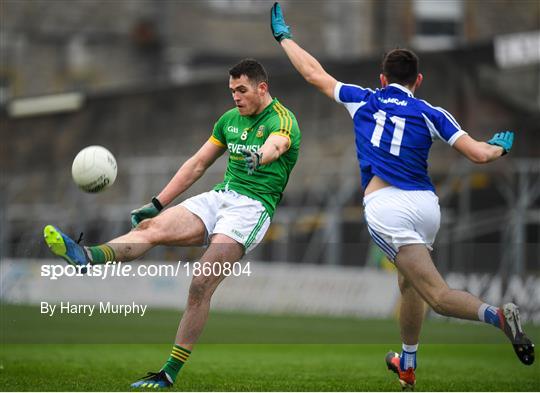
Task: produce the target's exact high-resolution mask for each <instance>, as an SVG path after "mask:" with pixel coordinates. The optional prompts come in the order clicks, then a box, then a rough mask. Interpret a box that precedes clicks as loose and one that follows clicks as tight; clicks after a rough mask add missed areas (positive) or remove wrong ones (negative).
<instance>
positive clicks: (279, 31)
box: [270, 2, 292, 42]
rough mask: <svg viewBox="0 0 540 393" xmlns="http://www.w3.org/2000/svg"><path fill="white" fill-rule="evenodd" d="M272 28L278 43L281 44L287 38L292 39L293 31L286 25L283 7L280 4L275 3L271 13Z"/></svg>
mask: <svg viewBox="0 0 540 393" xmlns="http://www.w3.org/2000/svg"><path fill="white" fill-rule="evenodd" d="M270 28H271V29H272V34H273V35H274V38H275V39H276V41H277V42H281V41H282V40H284V39H285V38H292V34H291V29H290V28H289V26H287V25H286V24H285V19H284V18H283V13H282V12H281V6H280V5H279V3H277V2H276V3H274V5H273V6H272V10H271V11H270Z"/></svg>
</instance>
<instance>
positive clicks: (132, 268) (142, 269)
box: [40, 261, 251, 280]
mask: <svg viewBox="0 0 540 393" xmlns="http://www.w3.org/2000/svg"><path fill="white" fill-rule="evenodd" d="M250 265H251V263H250V262H185V261H178V262H177V263H175V264H158V265H154V264H142V265H133V264H129V263H127V264H126V263H123V262H111V261H109V262H107V263H105V264H103V265H86V266H80V265H77V266H74V265H42V266H41V272H40V276H41V277H45V278H48V279H49V280H58V279H59V278H62V277H84V276H86V277H98V278H99V279H101V280H105V279H107V278H115V277H116V278H125V277H179V276H181V275H185V276H187V277H190V276H221V275H224V276H236V277H238V276H242V275H246V276H248V277H249V276H250V275H251V268H250Z"/></svg>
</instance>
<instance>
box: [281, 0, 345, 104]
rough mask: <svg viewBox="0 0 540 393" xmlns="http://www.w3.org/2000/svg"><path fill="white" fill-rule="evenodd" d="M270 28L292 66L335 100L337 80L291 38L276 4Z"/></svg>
mask: <svg viewBox="0 0 540 393" xmlns="http://www.w3.org/2000/svg"><path fill="white" fill-rule="evenodd" d="M270 26H271V28H272V34H273V35H274V38H275V39H276V40H277V41H278V42H279V43H280V45H281V47H282V48H283V50H285V53H286V54H287V56H288V57H289V60H290V61H291V63H292V65H293V66H294V68H296V70H297V71H298V72H299V73H300V74H301V75H302V76H303V77H304V79H305V80H306V81H307V82H308V83H310V84H312V85H313V86H315V87H316V88H318V89H319V90H320V91H321V92H323V93H324V94H326V95H327V96H328V97H330V98H332V99H333V98H334V88H335V87H336V83H337V81H336V79H335V78H334V77H332V76H331V75H330V74H328V73H327V72H326V71H325V70H324V68H323V67H322V66H321V64H320V63H319V62H318V61H317V59H315V58H314V57H313V56H312V55H310V54H309V53H308V52H306V51H305V50H304V49H302V48H301V47H300V46H299V45H298V44H297V43H296V42H294V41H293V40H292V39H291V38H292V35H291V31H290V29H289V26H287V24H286V23H285V19H284V18H283V13H282V11H281V6H280V5H279V3H274V6H273V7H272V10H271V18H270Z"/></svg>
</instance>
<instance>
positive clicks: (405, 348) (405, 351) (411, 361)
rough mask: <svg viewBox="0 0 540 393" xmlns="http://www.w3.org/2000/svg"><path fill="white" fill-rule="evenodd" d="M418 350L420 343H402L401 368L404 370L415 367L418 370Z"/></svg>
mask: <svg viewBox="0 0 540 393" xmlns="http://www.w3.org/2000/svg"><path fill="white" fill-rule="evenodd" d="M417 350H418V344H416V345H407V344H403V345H402V351H401V356H400V359H399V368H401V370H402V371H405V370H408V369H409V368H411V367H412V368H413V369H414V370H416V351H417Z"/></svg>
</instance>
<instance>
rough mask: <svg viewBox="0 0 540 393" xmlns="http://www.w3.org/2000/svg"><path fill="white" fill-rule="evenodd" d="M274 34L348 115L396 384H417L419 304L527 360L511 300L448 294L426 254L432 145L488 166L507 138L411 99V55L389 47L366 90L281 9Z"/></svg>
mask: <svg viewBox="0 0 540 393" xmlns="http://www.w3.org/2000/svg"><path fill="white" fill-rule="evenodd" d="M271 28H272V33H273V35H274V38H275V39H276V40H277V41H278V42H279V43H280V45H281V47H282V48H283V49H284V51H285V53H286V54H287V56H288V57H289V59H290V61H291V62H292V64H293V66H294V67H295V68H296V70H297V71H298V72H299V73H300V74H301V75H302V76H303V77H304V78H305V79H306V81H307V82H309V83H310V84H312V85H314V86H315V87H317V88H318V89H319V90H320V91H321V92H322V93H324V94H325V95H327V96H328V97H330V98H331V99H333V100H335V101H337V102H338V103H340V104H342V105H343V106H345V108H346V109H347V110H348V112H349V114H350V116H351V117H352V120H353V124H354V133H355V138H356V151H357V156H358V161H359V163H360V172H361V175H362V187H363V188H364V207H365V217H366V221H367V225H368V230H369V233H370V235H371V237H372V238H373V240H374V241H375V243H376V244H377V245H378V246H379V247H380V248H381V249H382V250H383V251H384V252H385V254H386V255H387V256H388V258H390V259H391V260H392V261H394V263H395V265H396V267H397V269H398V272H399V274H398V281H399V287H400V290H401V294H402V303H401V310H400V328H401V337H402V340H403V347H402V352H401V355H400V354H397V353H395V352H390V353H389V354H387V357H386V362H387V365H388V368H389V369H390V370H392V371H394V372H395V373H396V374H397V375H398V378H399V381H400V383H401V385H402V387H403V388H412V387H414V384H415V374H414V370H415V368H416V352H417V349H418V340H419V336H420V330H421V327H422V321H423V315H424V304H423V301H422V299H423V300H425V301H426V302H427V303H428V304H429V305H430V306H431V307H432V308H433V309H434V310H435V311H436V312H437V313H439V314H442V315H446V316H451V317H456V318H461V319H468V320H480V321H484V322H486V323H489V324H491V325H494V326H496V327H498V328H500V329H501V330H502V331H503V332H504V333H505V334H506V336H507V337H508V338H509V339H510V341H511V343H512V345H513V347H514V350H515V352H516V354H517V356H518V358H519V360H521V362H523V363H524V364H527V365H530V364H532V363H533V361H534V344H533V343H532V342H531V340H530V339H529V338H528V337H527V336H526V335H525V333H524V332H523V330H522V328H521V323H520V318H519V313H518V308H517V306H516V305H514V304H512V303H508V304H505V305H503V306H502V307H501V308H498V307H495V306H492V305H489V304H486V303H484V302H482V301H481V300H479V299H478V298H476V297H475V296H473V295H471V294H469V293H467V292H463V291H458V290H454V289H451V288H449V287H448V285H447V284H446V282H445V281H444V279H443V278H442V276H441V275H440V274H439V272H438V271H437V269H436V267H435V265H434V264H433V261H432V260H431V256H430V251H431V250H432V248H431V247H432V244H433V242H434V240H435V236H436V235H437V231H438V230H439V224H440V209H439V203H438V198H437V196H436V195H435V188H434V187H433V185H432V183H431V180H430V178H429V176H428V174H427V158H428V154H429V149H430V147H431V144H432V142H433V141H434V140H437V139H441V140H442V141H444V142H446V143H448V144H449V145H450V146H452V147H453V148H455V149H456V150H457V151H459V152H460V153H462V154H463V155H464V156H465V157H467V158H468V159H469V160H471V161H472V162H475V163H487V162H491V161H494V160H496V159H498V158H500V157H502V156H503V155H505V154H506V153H508V152H509V151H510V149H511V147H512V142H513V139H514V134H513V132H510V131H506V132H500V133H496V134H495V135H494V136H493V138H491V139H490V140H489V141H487V142H479V141H476V140H475V139H473V138H472V137H471V136H469V135H468V134H467V133H466V132H465V131H463V130H462V129H461V127H460V126H459V124H458V122H457V121H456V120H455V119H454V118H453V117H452V115H450V114H449V113H448V112H447V111H445V110H444V109H442V108H439V107H434V106H432V105H430V104H429V103H428V102H426V101H424V100H420V99H418V98H415V96H414V92H415V90H416V89H417V88H418V87H419V86H420V84H421V83H422V74H420V73H419V72H418V58H417V56H416V55H415V54H414V53H413V52H411V51H409V50H406V49H394V50H392V51H390V52H388V53H387V54H386V55H385V57H384V60H383V64H382V73H381V74H380V82H381V86H382V88H381V89H377V90H371V89H368V88H363V87H360V86H355V85H350V84H344V83H341V82H338V81H337V80H336V79H334V78H333V77H332V76H331V75H329V74H328V73H327V72H326V71H325V70H324V69H323V68H322V66H321V65H320V63H319V62H318V61H317V60H316V59H315V58H314V57H313V56H311V55H310V54H309V53H307V52H306V51H305V50H304V49H302V48H301V47H300V46H298V45H297V44H296V43H295V42H294V41H293V40H292V39H291V37H292V36H291V31H290V29H289V26H287V25H286V23H285V20H284V18H283V14H282V11H281V8H280V6H279V4H278V3H275V4H274V6H273V7H272V10H271Z"/></svg>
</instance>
